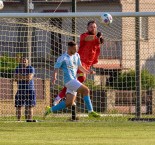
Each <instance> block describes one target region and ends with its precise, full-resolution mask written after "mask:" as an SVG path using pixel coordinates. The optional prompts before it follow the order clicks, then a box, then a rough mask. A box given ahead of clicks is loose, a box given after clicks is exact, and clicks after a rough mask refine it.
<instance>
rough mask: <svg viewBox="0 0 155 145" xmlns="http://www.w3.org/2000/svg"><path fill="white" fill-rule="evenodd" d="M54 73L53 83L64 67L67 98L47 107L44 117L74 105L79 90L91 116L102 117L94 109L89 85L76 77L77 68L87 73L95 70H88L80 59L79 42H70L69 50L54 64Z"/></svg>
mask: <svg viewBox="0 0 155 145" xmlns="http://www.w3.org/2000/svg"><path fill="white" fill-rule="evenodd" d="M54 68H55V70H54V73H53V80H52V83H53V84H55V81H56V80H57V74H58V69H62V70H63V73H64V83H65V87H66V88H67V91H66V100H65V101H61V102H60V103H59V104H57V105H56V106H53V107H49V106H47V107H46V111H45V113H44V117H46V116H47V115H48V114H50V113H51V112H56V111H59V110H62V109H65V108H66V107H70V106H72V105H73V103H74V101H75V99H76V94H77V92H79V93H81V94H82V96H83V99H84V102H85V104H86V107H87V109H88V113H89V117H100V115H99V114H98V113H96V112H94V111H93V106H92V103H91V100H90V95H89V94H90V91H89V89H88V87H87V86H85V85H83V84H82V83H80V82H79V81H78V80H77V79H76V74H77V70H78V69H80V70H81V71H82V72H84V73H86V74H92V73H94V72H93V71H91V70H90V71H88V70H86V69H85V68H84V67H83V66H82V65H81V61H80V56H79V54H78V53H77V44H76V43H75V42H74V41H71V42H68V50H67V52H66V53H64V54H63V55H62V56H60V57H59V58H58V60H57V62H56V63H55V65H54Z"/></svg>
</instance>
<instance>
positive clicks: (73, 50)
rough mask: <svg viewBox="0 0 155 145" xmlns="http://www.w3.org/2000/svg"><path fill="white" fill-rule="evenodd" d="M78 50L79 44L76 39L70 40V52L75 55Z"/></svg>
mask: <svg viewBox="0 0 155 145" xmlns="http://www.w3.org/2000/svg"><path fill="white" fill-rule="evenodd" d="M76 52H77V44H76V43H75V42H74V41H70V42H68V53H69V54H70V55H73V54H75V53H76Z"/></svg>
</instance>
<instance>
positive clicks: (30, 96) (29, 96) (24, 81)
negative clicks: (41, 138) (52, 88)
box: [15, 57, 36, 122]
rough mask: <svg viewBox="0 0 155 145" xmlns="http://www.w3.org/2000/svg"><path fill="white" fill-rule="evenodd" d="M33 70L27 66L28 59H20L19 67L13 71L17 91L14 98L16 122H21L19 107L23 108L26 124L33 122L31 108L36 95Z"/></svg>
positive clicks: (34, 102)
mask: <svg viewBox="0 0 155 145" xmlns="http://www.w3.org/2000/svg"><path fill="white" fill-rule="evenodd" d="M34 74H35V70H34V68H33V67H32V66H29V65H28V59H26V58H24V57H23V58H21V60H20V64H19V66H18V67H17V68H16V70H15V80H16V81H17V85H18V91H17V93H16V96H15V107H16V116H17V120H18V121H20V120H21V115H22V112H21V109H22V108H21V107H22V106H25V119H26V121H27V122H35V120H32V118H33V107H34V106H35V105H36V94H35V90H34V80H33V77H34Z"/></svg>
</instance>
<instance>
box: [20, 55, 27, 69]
mask: <svg viewBox="0 0 155 145" xmlns="http://www.w3.org/2000/svg"><path fill="white" fill-rule="evenodd" d="M20 64H21V65H22V67H26V66H28V59H27V58H26V57H21V59H20Z"/></svg>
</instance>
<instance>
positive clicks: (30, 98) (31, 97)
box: [15, 90, 36, 107]
mask: <svg viewBox="0 0 155 145" xmlns="http://www.w3.org/2000/svg"><path fill="white" fill-rule="evenodd" d="M35 105H36V94H35V91H34V90H22V91H21V90H18V91H17V93H16V96H15V107H22V106H31V107H33V106H35Z"/></svg>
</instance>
